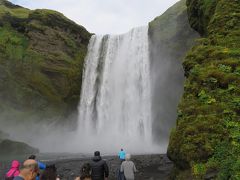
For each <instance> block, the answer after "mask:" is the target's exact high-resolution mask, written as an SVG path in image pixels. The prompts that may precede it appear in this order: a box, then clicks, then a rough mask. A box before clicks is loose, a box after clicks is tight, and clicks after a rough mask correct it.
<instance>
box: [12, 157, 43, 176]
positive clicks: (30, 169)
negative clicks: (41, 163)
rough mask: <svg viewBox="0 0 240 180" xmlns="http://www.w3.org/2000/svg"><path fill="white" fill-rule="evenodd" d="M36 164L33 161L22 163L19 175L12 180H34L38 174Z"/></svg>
mask: <svg viewBox="0 0 240 180" xmlns="http://www.w3.org/2000/svg"><path fill="white" fill-rule="evenodd" d="M38 171H39V169H38V163H37V161H35V160H33V159H28V160H26V161H24V163H23V167H22V168H21V170H20V174H19V175H18V176H16V177H15V178H14V179H13V180H35V179H36V176H37V174H38Z"/></svg>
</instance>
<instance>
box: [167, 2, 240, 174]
mask: <svg viewBox="0 0 240 180" xmlns="http://www.w3.org/2000/svg"><path fill="white" fill-rule="evenodd" d="M187 6H188V15H189V21H190V24H191V26H192V27H193V28H194V29H196V30H197V31H198V32H199V33H200V34H201V35H202V38H201V39H199V40H198V43H197V45H195V46H194V48H193V49H192V50H191V51H190V52H189V53H188V54H187V56H186V58H185V60H184V63H183V66H184V70H185V76H186V81H185V85H184V95H183V97H182V100H181V102H180V104H179V108H178V119H177V127H176V128H175V129H173V131H172V133H171V138H170V143H169V148H168V156H169V157H170V159H171V160H173V161H174V162H175V164H176V168H177V169H176V177H175V178H176V179H187V178H192V179H204V178H205V179H206V178H207V179H210V178H212V179H239V178H240V133H239V132H240V121H239V120H240V111H239V109H240V106H239V105H240V99H239V97H240V75H239V70H240V43H239V42H240V1H237V0H231V1H225V0H216V1H215V0H213V1H209V0H187ZM186 172H188V173H186Z"/></svg>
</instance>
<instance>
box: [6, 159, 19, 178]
mask: <svg viewBox="0 0 240 180" xmlns="http://www.w3.org/2000/svg"><path fill="white" fill-rule="evenodd" d="M19 168H20V163H19V162H18V161H17V160H13V161H12V166H11V168H10V170H9V171H8V172H7V174H6V177H7V178H10V177H15V176H18V175H19V174H20V170H19Z"/></svg>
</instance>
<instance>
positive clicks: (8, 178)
mask: <svg viewBox="0 0 240 180" xmlns="http://www.w3.org/2000/svg"><path fill="white" fill-rule="evenodd" d="M16 171H17V170H15V171H14V172H13V173H12V175H11V176H10V177H7V175H6V176H5V180H13V179H14V174H15V172H16Z"/></svg>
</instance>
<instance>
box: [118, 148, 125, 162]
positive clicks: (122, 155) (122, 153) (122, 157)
mask: <svg viewBox="0 0 240 180" xmlns="http://www.w3.org/2000/svg"><path fill="white" fill-rule="evenodd" d="M125 156H126V152H125V151H124V150H123V149H121V151H119V153H118V157H119V159H120V160H121V162H123V161H125Z"/></svg>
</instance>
